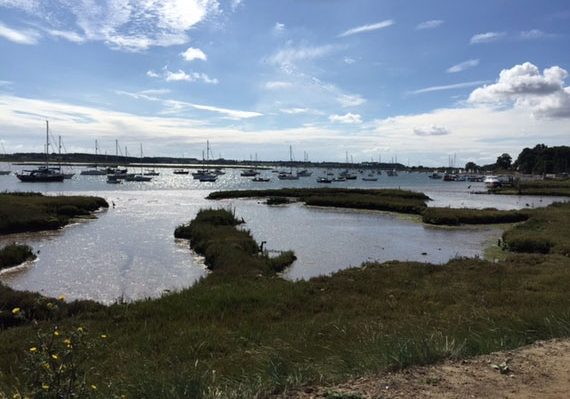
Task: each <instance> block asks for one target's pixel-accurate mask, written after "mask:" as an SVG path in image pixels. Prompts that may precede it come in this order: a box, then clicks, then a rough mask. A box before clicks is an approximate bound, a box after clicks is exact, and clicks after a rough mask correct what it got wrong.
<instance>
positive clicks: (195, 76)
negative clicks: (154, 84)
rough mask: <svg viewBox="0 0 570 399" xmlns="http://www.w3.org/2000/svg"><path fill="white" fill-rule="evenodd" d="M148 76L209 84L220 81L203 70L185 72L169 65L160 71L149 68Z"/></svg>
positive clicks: (171, 80) (170, 80)
mask: <svg viewBox="0 0 570 399" xmlns="http://www.w3.org/2000/svg"><path fill="white" fill-rule="evenodd" d="M146 76H148V77H149V78H155V79H158V78H162V79H164V80H165V81H166V82H203V83H207V84H213V85H216V84H218V83H219V81H218V79H216V78H210V77H209V76H208V75H206V74H205V73H203V72H189V73H187V72H185V71H183V70H182V69H179V70H177V71H174V72H173V71H170V70H169V69H168V67H166V66H165V67H164V68H162V71H161V72H160V73H158V72H155V71H153V70H149V71H147V73H146Z"/></svg>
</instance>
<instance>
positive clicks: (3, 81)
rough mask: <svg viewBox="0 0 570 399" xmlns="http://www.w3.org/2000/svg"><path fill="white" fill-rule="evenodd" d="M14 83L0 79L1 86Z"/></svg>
mask: <svg viewBox="0 0 570 399" xmlns="http://www.w3.org/2000/svg"><path fill="white" fill-rule="evenodd" d="M11 84H12V82H11V81H9V80H0V87H1V86H10V85H11Z"/></svg>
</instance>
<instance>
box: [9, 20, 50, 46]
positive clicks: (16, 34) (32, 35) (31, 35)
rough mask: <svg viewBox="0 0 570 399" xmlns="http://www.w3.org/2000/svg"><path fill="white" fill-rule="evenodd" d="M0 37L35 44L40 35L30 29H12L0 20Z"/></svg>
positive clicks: (19, 42)
mask: <svg viewBox="0 0 570 399" xmlns="http://www.w3.org/2000/svg"><path fill="white" fill-rule="evenodd" d="M0 37H3V38H4V39H7V40H9V41H11V42H14V43H17V44H37V43H38V41H39V39H40V37H41V35H40V34H39V32H37V31H35V30H32V29H22V30H18V29H14V28H11V27H9V26H7V25H4V24H3V23H2V22H0Z"/></svg>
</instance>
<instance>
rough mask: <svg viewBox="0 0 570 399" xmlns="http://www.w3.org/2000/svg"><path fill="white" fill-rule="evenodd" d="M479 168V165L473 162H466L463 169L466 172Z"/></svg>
mask: <svg viewBox="0 0 570 399" xmlns="http://www.w3.org/2000/svg"><path fill="white" fill-rule="evenodd" d="M479 169H480V168H479V165H477V164H476V163H475V162H467V163H466V164H465V170H466V171H468V172H470V171H472V172H475V171H478V170H479Z"/></svg>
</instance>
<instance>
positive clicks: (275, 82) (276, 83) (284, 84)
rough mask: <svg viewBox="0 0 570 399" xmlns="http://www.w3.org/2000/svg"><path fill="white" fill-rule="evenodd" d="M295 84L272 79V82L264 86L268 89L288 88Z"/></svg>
mask: <svg viewBox="0 0 570 399" xmlns="http://www.w3.org/2000/svg"><path fill="white" fill-rule="evenodd" d="M291 86H293V84H292V83H291V82H283V81H280V80H272V81H270V82H266V83H265V85H264V87H265V88H266V89H267V90H280V89H287V88H289V87H291Z"/></svg>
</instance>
